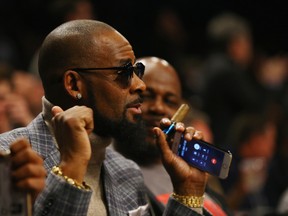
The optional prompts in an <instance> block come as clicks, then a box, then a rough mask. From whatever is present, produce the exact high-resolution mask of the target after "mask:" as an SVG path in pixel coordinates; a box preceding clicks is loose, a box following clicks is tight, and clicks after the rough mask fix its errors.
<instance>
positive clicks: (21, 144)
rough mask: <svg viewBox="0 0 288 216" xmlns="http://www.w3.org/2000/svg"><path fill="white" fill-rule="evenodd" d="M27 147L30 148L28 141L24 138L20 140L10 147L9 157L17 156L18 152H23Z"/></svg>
mask: <svg viewBox="0 0 288 216" xmlns="http://www.w3.org/2000/svg"><path fill="white" fill-rule="evenodd" d="M29 147H30V143H29V142H28V140H27V139H26V138H20V139H18V140H16V141H15V142H14V143H12V144H11V145H10V151H11V155H12V156H13V155H15V154H17V153H18V152H21V151H23V149H26V148H29Z"/></svg>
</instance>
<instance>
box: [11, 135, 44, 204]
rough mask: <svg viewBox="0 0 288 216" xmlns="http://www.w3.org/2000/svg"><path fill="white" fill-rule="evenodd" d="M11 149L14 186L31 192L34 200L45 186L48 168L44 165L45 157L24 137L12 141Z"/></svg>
mask: <svg viewBox="0 0 288 216" xmlns="http://www.w3.org/2000/svg"><path fill="white" fill-rule="evenodd" d="M10 151H11V176H12V181H13V183H14V186H16V188H18V189H20V190H22V191H25V192H28V193H30V194H31V195H32V201H33V202H34V201H35V199H36V197H37V195H38V194H39V193H40V192H41V191H42V190H43V188H44V186H45V179H46V170H45V168H44V166H43V159H42V157H41V156H40V155H38V154H37V153H36V152H35V151H34V150H33V149H32V148H31V146H30V144H29V142H28V141H27V140H26V139H24V138H22V139H19V140H17V141H16V142H14V143H12V144H11V146H10Z"/></svg>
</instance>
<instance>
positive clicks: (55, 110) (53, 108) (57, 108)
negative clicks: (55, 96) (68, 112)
mask: <svg viewBox="0 0 288 216" xmlns="http://www.w3.org/2000/svg"><path fill="white" fill-rule="evenodd" d="M51 111H52V114H53V116H55V115H57V114H58V113H61V112H63V109H62V108H61V107H59V106H54V107H52V110H51Z"/></svg>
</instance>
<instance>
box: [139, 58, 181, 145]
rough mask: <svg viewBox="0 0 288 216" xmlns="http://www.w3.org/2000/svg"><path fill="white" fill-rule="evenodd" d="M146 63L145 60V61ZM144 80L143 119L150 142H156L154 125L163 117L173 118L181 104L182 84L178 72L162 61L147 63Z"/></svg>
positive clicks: (157, 124)
mask: <svg viewBox="0 0 288 216" xmlns="http://www.w3.org/2000/svg"><path fill="white" fill-rule="evenodd" d="M144 63H145V61H144ZM146 65H147V67H146V71H145V75H144V77H143V80H144V82H145V84H146V87H147V88H146V91H144V92H143V100H144V101H143V105H142V111H143V120H144V122H145V124H146V127H147V128H146V130H147V138H146V140H147V141H148V142H149V143H154V139H153V131H152V129H153V127H155V126H159V123H160V120H161V118H163V117H168V118H171V117H172V116H173V114H174V113H175V112H176V110H177V109H178V107H179V106H180V104H181V86H180V81H179V79H178V77H177V75H176V72H175V71H174V70H173V69H172V68H171V67H169V66H167V65H165V64H163V63H162V62H161V61H157V62H154V61H151V62H147V63H146Z"/></svg>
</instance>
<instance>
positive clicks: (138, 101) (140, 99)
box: [126, 97, 144, 108]
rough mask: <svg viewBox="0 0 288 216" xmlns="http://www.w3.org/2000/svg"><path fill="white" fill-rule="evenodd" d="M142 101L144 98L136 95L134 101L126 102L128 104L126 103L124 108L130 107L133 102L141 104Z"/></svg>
mask: <svg viewBox="0 0 288 216" xmlns="http://www.w3.org/2000/svg"><path fill="white" fill-rule="evenodd" d="M143 101H144V100H143V98H142V97H138V98H137V99H135V100H134V101H132V102H130V103H128V104H127V105H126V108H127V107H131V106H133V105H135V104H142V103H143Z"/></svg>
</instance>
